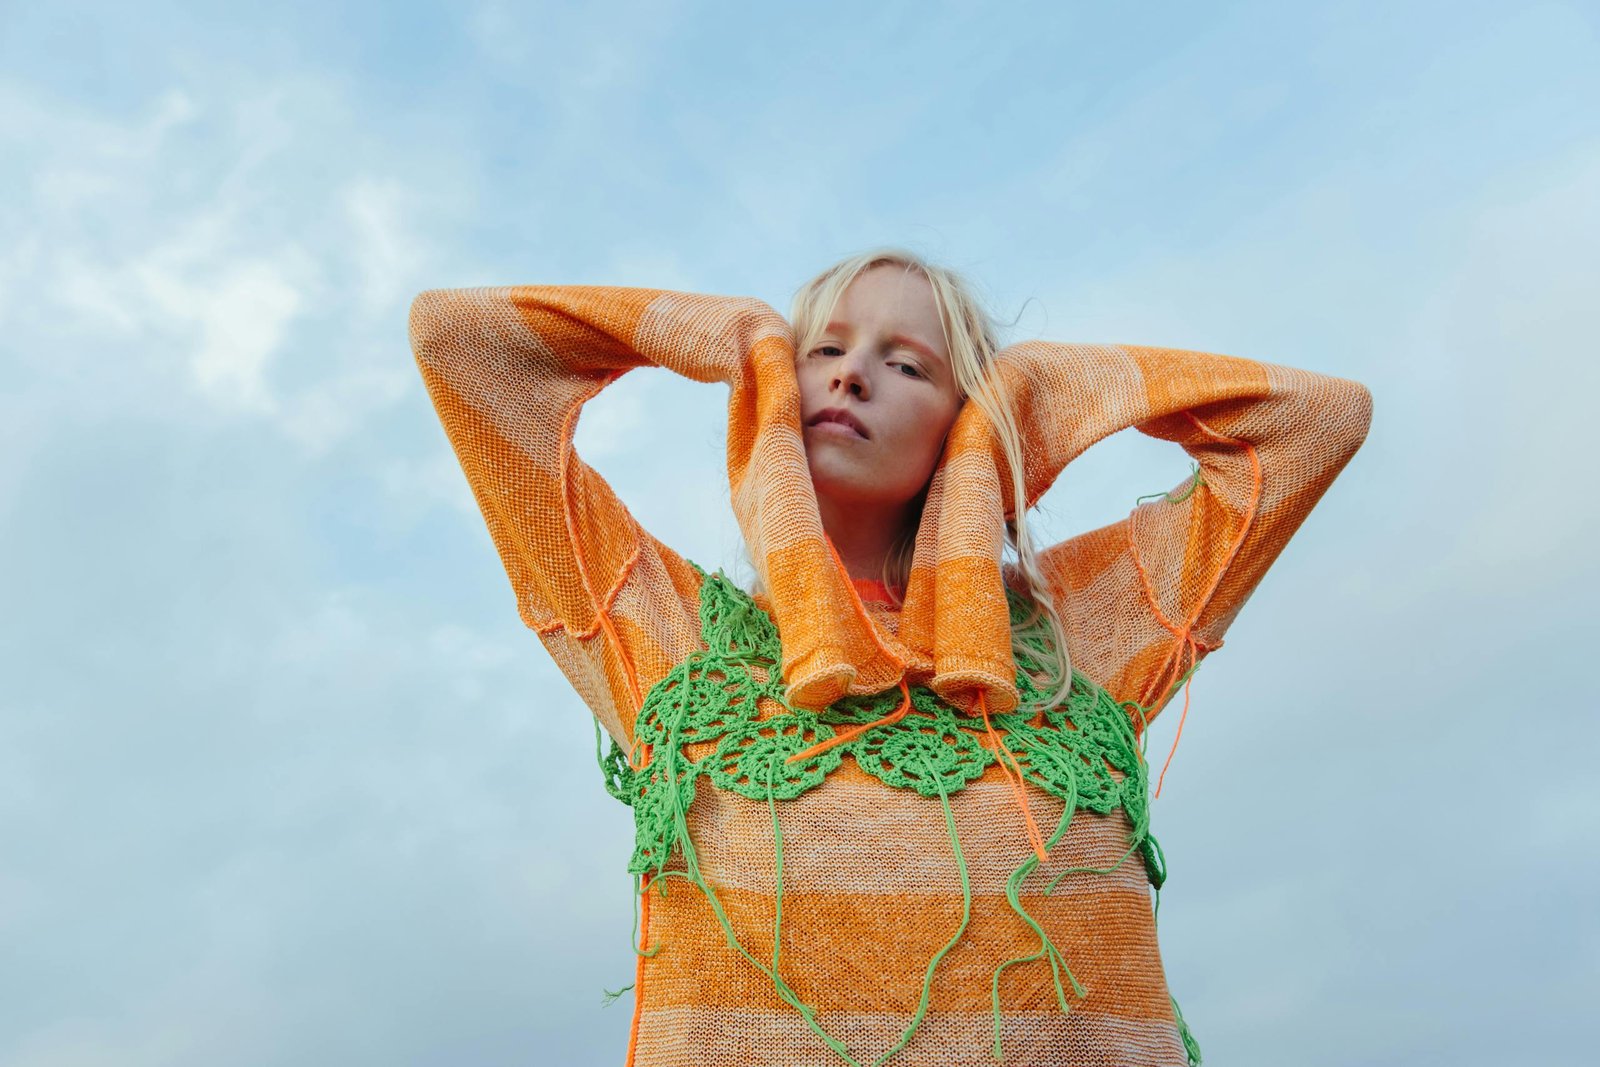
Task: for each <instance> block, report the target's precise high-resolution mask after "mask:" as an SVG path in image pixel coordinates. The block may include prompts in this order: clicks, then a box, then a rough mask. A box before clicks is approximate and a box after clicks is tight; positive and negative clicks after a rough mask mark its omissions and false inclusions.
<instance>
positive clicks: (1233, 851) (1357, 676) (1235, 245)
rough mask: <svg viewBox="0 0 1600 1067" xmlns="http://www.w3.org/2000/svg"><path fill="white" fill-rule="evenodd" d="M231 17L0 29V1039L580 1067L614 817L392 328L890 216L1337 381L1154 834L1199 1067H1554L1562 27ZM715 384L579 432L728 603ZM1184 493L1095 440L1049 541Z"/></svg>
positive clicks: (759, 278) (1166, 737)
mask: <svg viewBox="0 0 1600 1067" xmlns="http://www.w3.org/2000/svg"><path fill="white" fill-rule="evenodd" d="M222 7H223V5H215V6H212V5H203V4H201V5H197V4H192V3H163V2H160V0H151V2H148V3H144V4H139V5H127V4H113V3H109V2H100V3H82V2H76V0H54V2H52V3H50V4H22V3H0V196H3V203H4V209H3V210H0V369H3V372H4V374H3V378H0V383H3V384H0V605H3V607H4V611H3V612H0V1062H3V1063H5V1064H8V1065H12V1067H113V1065H115V1067H154V1065H174V1067H202V1065H203V1067H212V1065H215V1064H219V1063H221V1064H228V1065H230V1067H268V1065H272V1067H278V1065H291V1064H292V1065H296V1067H298V1065H303V1064H323V1063H329V1064H332V1063H337V1064H344V1065H368V1064H371V1065H379V1064H382V1065H385V1067H393V1065H419V1067H420V1065H441V1067H443V1065H452V1067H453V1065H455V1064H461V1063H472V1064H475V1065H482V1067H489V1065H512V1064H518V1065H522V1064H530V1063H561V1064H574V1065H589V1064H595V1065H614V1064H620V1063H621V1061H622V1055H623V1050H624V1047H625V1045H626V1032H627V1024H628V1013H629V1011H630V1010H631V1009H630V1005H631V1001H630V1000H629V999H628V998H626V997H625V998H624V999H623V1000H622V1001H621V1002H619V1003H618V1004H616V1005H614V1006H612V1007H609V1008H607V1007H603V1006H602V995H601V994H602V990H603V989H608V988H609V989H614V988H616V987H618V986H621V985H624V984H626V983H628V982H630V981H631V980H632V977H631V976H632V956H631V951H630V948H629V928H630V923H631V920H632V911H631V906H630V901H629V881H628V878H627V876H626V874H625V873H624V864H625V862H626V859H627V855H628V852H629V847H630V841H629V834H630V828H631V823H630V817H629V813H628V811H627V810H626V809H625V808H623V807H622V806H620V805H618V804H616V803H615V802H614V801H612V800H611V799H610V798H609V797H608V796H606V794H605V793H604V791H603V790H602V788H601V785H600V779H599V774H598V771H597V770H596V767H595V764H594V755H593V732H592V726H591V718H592V717H591V716H590V715H589V713H588V712H587V710H586V709H585V708H584V707H583V705H582V704H581V703H580V702H579V701H578V699H577V698H576V696H574V695H573V694H572V692H571V691H570V690H569V689H568V688H567V686H566V684H565V682H564V680H563V679H562V677H561V676H560V674H559V673H558V672H557V671H556V669H555V668H554V666H553V665H552V663H551V662H550V660H549V659H548V657H547V656H546V654H545V652H544V651H543V649H542V648H541V647H540V646H539V644H538V642H537V640H536V639H535V638H534V636H533V635H532V634H531V633H530V632H528V631H526V630H525V629H523V628H522V626H521V623H520V622H519V620H518V618H517V614H516V610H515V606H514V603H513V599H512V596H511V590H510V587H509V585H508V583H507V582H506V580H505V575H504V572H503V571H502V570H501V569H500V564H499V562H498V559H497V558H496V556H495V554H494V551H493V548H492V546H491V543H490V541H489V537H488V534H487V531H486V530H485V528H484V526H483V522H482V520H481V518H480V517H479V515H478V513H477V511H476V509H475V507H474V505H473V503H472V499H471V497H470V495H469V493H468V491H467V487H466V482H465V480H464V479H463V478H462V476H461V472H460V469H459V467H458V466H456V463H455V460H454V458H453V456H452V454H451V452H450V450H449V447H448V444H447V442H446V440H445V437H444V435H443V432H442V430H441V429H440V427H439V424H438V422H437V420H436V419H435V417H434V415H433V411H432V409H431V407H430V406H429V404H428V401H427V398H426V395H425V393H424V391H423V388H422V383H421V379H420V377H419V376H418V374H417V372H416V369H415V365H414V363H413V360H412V355H411V352H410V350H409V348H408V345H407V339H406V308H407V305H408V303H409V301H410V298H411V297H412V296H413V295H414V294H415V293H416V292H418V291H420V290H422V289H425V288H435V287H454V286H469V285H484V284H508V283H578V282H585V283H614V284H629V285H646V286H655V287H663V288H679V289H691V290H697V291H707V292H718V293H732V294H741V295H752V296H757V297H760V298H762V299H765V300H767V301H768V302H770V303H772V304H774V305H775V306H777V307H779V308H780V309H786V308H787V306H788V300H789V297H790V295H791V294H792V292H793V290H794V287H795V286H796V285H797V284H799V283H800V282H801V281H802V280H803V279H804V278H805V277H807V276H808V275H809V274H811V273H812V272H814V271H815V270H817V269H820V268H821V267H822V266H824V265H826V264H827V263H829V262H831V261H832V260H833V259H835V258H837V257H839V256H841V255H844V254H846V253H848V252H851V251H855V250H857V249H860V248H863V247H868V246H872V245H878V244H884V243H892V244H902V245H908V246H910V247H913V248H917V249H919V250H921V251H923V252H925V253H927V254H929V255H930V256H932V257H933V258H935V259H936V260H938V261H941V262H944V263H947V264H949V265H952V266H954V267H957V268H958V269H961V270H963V271H965V272H967V273H968V274H969V275H970V276H971V277H972V278H973V279H974V280H975V281H976V282H977V283H978V285H979V287H980V288H981V290H982V291H983V293H984V294H985V296H986V298H987V299H988V301H989V304H990V306H991V308H992V310H993V311H994V312H995V313H996V314H997V315H998V316H999V317H1000V318H1001V319H1003V320H1004V321H1006V322H1008V323H1012V325H1011V326H1010V327H1009V333H1008V338H1009V339H1021V338H1026V337H1044V338H1048V339H1051V340H1077V341H1121V342H1129V343H1139V344H1159V345H1169V346H1173V347H1181V348H1193V349H1203V350H1208V351H1215V352H1226V353H1231V354H1236V355H1242V356H1249V357H1253V358H1257V359H1262V360H1267V361H1270V362H1276V363H1286V364H1291V365H1295V366H1301V367H1306V368H1310V369H1313V370H1318V371H1323V372H1327V373H1332V374H1337V375H1340V376H1344V377H1350V378H1355V379H1357V380H1359V381H1362V382H1364V383H1366V384H1367V385H1368V386H1369V387H1370V388H1371V389H1372V391H1373V393H1374V396H1375V401H1376V416H1375V422H1374V426H1373V429H1372V433H1371V436H1370V437H1369V439H1368V442H1367V444H1366V446H1365V448H1364V449H1363V450H1362V451H1361V453H1360V454H1358V455H1357V457H1356V459H1355V460H1354V461H1353V463H1352V464H1351V466H1350V467H1349V468H1347V470H1346V472H1345V474H1344V475H1343V476H1342V477H1341V479H1340V480H1339V482H1338V483H1336V484H1335V486H1334V487H1333V489H1332V491H1331V492H1330V493H1329V494H1328V496H1327V497H1326V498H1325V499H1324V501H1323V503H1322V504H1321V505H1320V507H1319V509H1318V511H1317V512H1316V513H1314V514H1313V515H1312V517H1311V519H1310V520H1309V522H1308V523H1307V525H1306V526H1305V527H1304V529H1303V531H1302V532H1301V533H1300V534H1299V535H1298V536H1297V537H1296V539H1295V540H1294V542H1293V543H1292V544H1291V545H1290V546H1289V548H1288V550H1287V551H1286V552H1285V554H1284V555H1283V557H1282V558H1281V561H1280V562H1279V564H1278V565H1277V566H1276V568H1275V569H1274V571H1273V572H1272V573H1271V574H1270V575H1269V576H1268V577H1267V579H1266V581H1265V582H1264V583H1263V585H1262V586H1261V588H1260V590H1259V592H1258V593H1257V594H1256V596H1255V597H1254V598H1253V599H1252V601H1251V603H1250V605H1249V607H1248V608H1247V609H1246V610H1245V611H1244V613H1243V614H1242V615H1241V616H1240V618H1239V620H1238V622H1237V623H1236V624H1235V626H1234V628H1233V630H1232V631H1231V632H1230V635H1229V638H1228V647H1227V649H1226V650H1225V651H1223V652H1221V653H1219V654H1218V655H1217V656H1215V657H1214V658H1212V659H1211V660H1210V661H1208V663H1207V665H1206V667H1205V668H1204V669H1203V670H1202V671H1201V672H1200V673H1199V674H1198V675H1197V676H1196V679H1195V682H1194V689H1193V694H1194V696H1193V700H1194V703H1193V708H1192V710H1191V713H1190V717H1189V722H1188V725H1187V728H1186V730H1185V735H1184V740H1183V745H1182V747H1181V748H1180V749H1179V752H1178V755H1177V759H1176V760H1175V762H1174V765H1173V770H1172V772H1171V773H1170V774H1169V776H1168V779H1167V783H1166V789H1165V791H1164V794H1163V796H1162V798H1161V799H1160V800H1159V801H1158V802H1157V804H1156V807H1155V815H1154V819H1155V829H1156V831H1157V833H1158V834H1159V835H1160V837H1161V840H1162V842H1163V844H1164V845H1165V846H1166V850H1167V854H1168V857H1169V860H1170V863H1171V867H1172V878H1171V881H1170V882H1169V890H1168V892H1167V893H1165V894H1164V897H1163V907H1162V943H1163V949H1164V956H1165V961H1166V966H1167V970H1168V975H1169V979H1170V982H1171V985H1172V988H1173V990H1174V992H1175V993H1176V995H1177V997H1178V998H1179V1000H1180V1001H1181V1002H1182V1004H1183V1006H1184V1011H1185V1014H1186V1016H1187V1017H1188V1019H1189V1021H1190V1022H1191V1024H1192V1026H1193V1029H1194V1031H1195V1034H1196V1036H1197V1037H1198V1038H1199V1040H1200V1042H1201V1044H1202V1046H1203V1047H1204V1048H1205V1050H1206V1053H1207V1059H1208V1062H1212V1063H1217V1064H1226V1065H1234V1067H1247V1065H1277V1064H1282V1063H1298V1064H1306V1065H1315V1067H1321V1065H1327V1067H1336V1065H1337V1067H1344V1065H1350V1064H1371V1065H1389V1064H1394V1065H1400V1064H1407V1065H1410V1064H1419V1063H1440V1064H1445V1063H1448V1064H1451V1065H1453V1067H1467V1065H1478V1064H1482V1065H1496V1067H1498V1065H1500V1064H1503V1063H1508V1062H1514V1063H1518V1064H1529V1065H1545V1064H1550V1065H1558V1064H1559V1065H1567V1064H1578V1063H1588V1062H1590V1059H1591V1057H1592V1055H1593V1043H1594V1037H1593V1033H1592V1031H1593V1016H1594V1001H1595V994H1596V993H1597V992H1600V921H1597V917H1596V909H1595V905H1596V900H1597V897H1600V894H1597V886H1600V775H1597V773H1596V770H1595V761H1596V756H1597V755H1600V716H1597V714H1596V712H1597V710H1600V709H1597V708H1596V703H1597V701H1596V699H1595V697H1594V690H1593V688H1592V686H1591V685H1590V684H1589V676H1588V675H1587V674H1586V673H1585V668H1584V667H1583V664H1584V663H1585V662H1589V660H1588V657H1589V656H1590V655H1592V654H1593V650H1594V647H1595V643H1596V638H1597V637H1600V630H1597V627H1596V624H1595V614H1594V613H1595V594H1596V592H1597V588H1600V583H1597V578H1600V565H1597V563H1596V558H1595V553H1594V551H1593V546H1594V544H1595V543H1596V542H1597V538H1596V531H1597V529H1600V522H1597V518H1600V502H1597V498H1600V493H1597V491H1596V488H1595V484H1594V478H1593V473H1592V464H1591V463H1590V459H1591V457H1592V455H1593V453H1594V446H1593V434H1594V432H1595V430H1596V428H1597V426H1600V419H1597V418H1596V416H1595V412H1594V403H1595V399H1596V397H1597V396H1600V373H1597V370H1596V364H1597V359H1600V351H1597V347H1600V346H1597V344H1596V340H1595V338H1596V336H1597V332H1600V331H1597V326H1600V324H1597V323H1596V321H1595V320H1596V312H1595V308H1596V306H1597V305H1600V301H1597V300H1596V298H1595V294H1596V293H1600V254H1597V252H1596V249H1597V248H1600V119H1597V115H1600V61H1597V57H1600V47H1597V46H1600V21H1597V17H1596V13H1595V10H1594V8H1593V7H1592V6H1589V5H1586V4H1582V3H1525V4H1501V3H1479V2H1462V0H1456V2H1451V3H1443V2H1440V3H1394V2H1390V3H1374V4H1329V5H1309V4H1280V3H1265V2H1261V3H1233V4H1223V3H1218V4H1200V5H1197V4H1186V3H1151V4H1140V5H1107V4H1089V3H1080V2H1076V0H1074V2H1071V3H1048V4H1044V3H1041V4H1035V5H1009V6H1008V5H1002V4H978V3H943V4H940V3H930V2H928V0H922V2H917V3H894V4H881V5H868V6H867V7H866V8H865V9H863V8H862V7H860V6H859V5H856V4H847V3H816V4H808V5H788V6H786V7H784V8H783V9H781V10H780V9H778V8H777V6H776V5H770V6H769V5H750V4H725V5H724V4H705V3H686V2H684V3H675V2H671V0H648V2H632V0H623V2H618V3H613V4H609V5H603V6H589V7H587V8H584V9H581V10H580V8H579V6H578V5H545V6H540V5H517V4H511V3H495V2H477V3H474V2H466V3H454V4H437V5H424V4H415V3H376V2H373V3H364V4H357V3H353V4H343V5H338V4H335V5H330V4H327V3H326V2H316V3H312V2H298V0H284V2H279V3H273V4H254V5H227V7H229V8H230V10H227V11H226V13H225V14H224V13H222V12H221V10H220V9H221V8H222ZM769 7H770V10H769ZM724 399H725V393H724V392H723V391H722V390H721V389H720V387H708V386H703V385H694V384H691V383H688V382H686V381H683V380H679V379H675V378H673V377H672V376H670V375H668V374H666V373H665V372H655V373H648V372H641V373H638V374H634V375H631V376H629V378H627V379H625V380H624V381H622V382H620V383H619V384H617V385H616V386H614V387H613V388H612V389H611V390H610V391H608V393H607V394H606V395H605V396H603V397H602V398H600V399H599V400H597V401H595V402H594V403H593V404H592V405H590V408H589V409H588V410H587V411H586V413H585V417H584V421H583V423H582V424H581V426H580V430H579V444H580V449H581V450H582V451H583V452H584V454H585V455H586V456H587V457H588V458H590V459H591V461H593V462H594V463H595V465H596V466H598V467H599V468H600V469H601V470H602V471H603V472H604V473H605V474H606V475H607V476H608V477H609V478H611V479H612V481H613V483H614V484H615V485H616V486H617V488H618V490H619V491H620V492H621V493H622V495H623V497H624V498H625V499H626V500H628V501H629V502H630V504H631V505H632V506H633V507H634V510H635V512H636V513H637V514H638V515H639V516H640V518H641V520H642V521H643V522H644V523H645V524H646V525H647V526H648V527H649V528H650V529H651V530H652V531H654V532H655V533H656V534H658V535H659V536H661V537H662V538H663V539H665V540H666V541H668V542H669V543H671V544H673V545H675V546H676V547H678V548H679V549H680V550H681V551H683V552H685V553H686V554H687V555H689V556H690V557H691V558H693V559H695V560H697V561H699V562H701V563H702V564H706V565H708V566H715V565H717V564H726V565H728V566H730V567H732V566H734V565H736V564H737V563H738V561H739V554H740V553H739V546H738V542H737V539H736V534H735V528H734V526H733V523H732V521H731V517H730V516H729V514H728V505H727V496H726V486H725V484H724V482H723V480H722V479H723V474H722V468H721V460H720V455H721V447H722V432H723V423H722V407H723V403H724ZM684 470H688V471H690V472H692V476H691V477H690V478H688V479H687V480H685V479H684V478H683V477H681V472H683V471H684ZM1187 470H1188V465H1187V462H1186V459H1185V457H1184V456H1183V455H1182V454H1181V452H1180V451H1177V450H1176V449H1175V447H1174V446H1171V445H1167V444H1164V443H1162V442H1157V441H1153V440H1150V439H1146V438H1140V437H1138V435H1137V434H1125V435H1119V436H1118V437H1117V438H1115V439H1113V440H1111V441H1108V442H1106V443H1105V444H1104V445H1102V446H1099V447H1097V448H1096V449H1095V450H1094V451H1093V452H1091V453H1090V454H1088V455H1086V456H1085V457H1084V458H1083V459H1082V460H1081V461H1079V462H1078V463H1077V464H1074V465H1073V466H1072V467H1070V468H1069V469H1068V471H1067V473H1066V474H1065V475H1064V476H1063V478H1062V480H1061V482H1060V483H1059V485H1058V486H1057V488H1056V489H1054V490H1052V492H1051V494H1050V495H1049V496H1048V497H1047V499H1046V502H1045V503H1046V508H1045V512H1046V513H1045V514H1044V515H1042V516H1041V517H1040V522H1039V525H1040V528H1041V530H1042V532H1043V533H1044V534H1045V535H1046V536H1048V537H1052V538H1053V537H1060V536H1066V535H1069V534H1071V533H1074V532H1076V531H1078V530H1082V529H1086V528H1089V527H1092V526H1098V525H1100V524H1102V523H1104V522H1107V521H1110V520H1111V519H1114V518H1116V517H1118V516H1120V515H1122V514H1124V513H1125V512H1126V510H1127V509H1128V507H1129V506H1130V505H1131V504H1132V501H1133V498H1134V497H1136V496H1138V495H1140V494H1143V493H1147V492H1151V491H1153V490H1157V489H1162V488H1166V487H1167V486H1170V485H1172V484H1173V483H1175V482H1176V481H1177V480H1178V479H1179V478H1180V477H1182V475H1183V474H1184V473H1185V472H1186V471H1187ZM1586 544H1587V545H1589V546H1590V547H1589V549H1587V550H1586V549H1584V547H1583V546H1584V545H1586ZM1175 726H1176V716H1168V717H1167V718H1166V719H1165V720H1164V721H1163V722H1162V723H1161V724H1159V727H1158V729H1157V730H1156V731H1155V733H1154V738H1153V741H1152V750H1153V751H1159V752H1164V751H1165V748H1166V746H1167V745H1168V744H1169V743H1170V740H1171V733H1172V730H1173V728H1174V727H1175Z"/></svg>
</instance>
